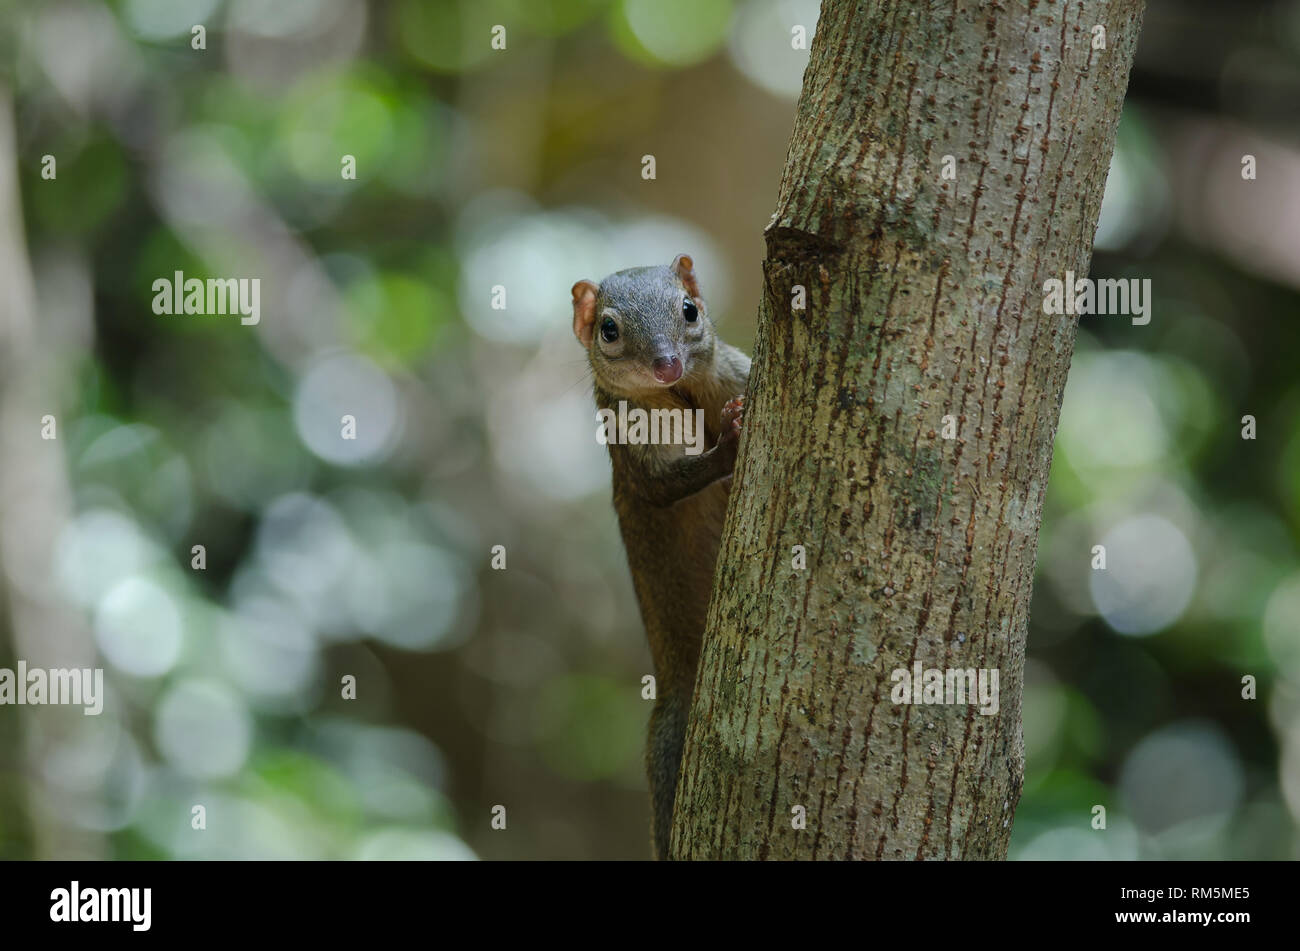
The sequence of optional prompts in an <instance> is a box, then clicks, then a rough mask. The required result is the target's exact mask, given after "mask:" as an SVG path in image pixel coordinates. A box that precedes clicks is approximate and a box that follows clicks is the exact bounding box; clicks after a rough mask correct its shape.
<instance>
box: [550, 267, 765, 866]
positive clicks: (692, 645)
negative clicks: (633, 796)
mask: <svg viewBox="0 0 1300 951" xmlns="http://www.w3.org/2000/svg"><path fill="white" fill-rule="evenodd" d="M684 295H686V296H689V297H690V298H691V300H692V301H693V302H694V303H695V305H696V306H697V308H698V318H697V320H696V322H695V324H694V325H692V324H691V323H689V322H687V321H685V320H684V318H683V315H682V309H681V305H682V298H683V296H684ZM573 308H574V334H575V336H577V338H578V340H579V342H580V343H583V345H584V346H585V347H586V348H587V352H588V356H589V358H590V361H591V367H592V371H593V374H594V376H595V396H596V406H597V407H598V408H606V409H611V410H614V411H616V412H617V409H618V403H619V401H620V400H626V402H627V404H628V408H629V410H630V409H632V408H634V407H640V408H643V409H656V408H665V409H667V408H683V409H688V410H694V409H697V408H698V409H703V410H704V420H705V427H706V438H705V445H706V446H709V447H711V448H709V449H708V450H707V451H706V452H704V453H702V454H700V455H695V456H691V455H688V454H687V453H686V447H685V446H684V445H615V444H612V443H611V444H610V446H609V455H610V462H611V466H612V469H613V488H614V509H615V511H616V512H617V513H618V521H619V528H620V530H621V532H622V535H623V544H624V547H625V548H626V549H627V559H628V567H629V568H630V569H631V572H632V582H633V586H634V588H635V589H636V596H637V602H638V604H639V605H640V608H641V619H642V621H643V622H644V624H645V629H646V637H647V639H648V640H649V642H650V653H651V656H652V658H653V660H654V667H655V680H656V691H657V693H656V697H657V699H656V702H655V708H654V711H653V712H652V713H651V716H650V735H649V741H648V743H647V748H646V770H647V774H648V777H649V781H650V791H651V796H652V800H653V807H654V816H653V840H654V849H655V855H656V857H658V858H666V857H667V855H668V836H669V831H670V829H671V825H672V814H673V801H674V798H675V796H676V787H677V774H678V767H679V765H680V763H681V755H682V745H683V742H684V740H685V735H686V719H687V715H688V714H689V712H690V704H691V699H692V696H693V693H694V690H695V671H696V667H697V665H698V663H699V656H700V643H701V639H702V637H703V634H704V621H705V614H706V612H707V611H708V606H709V597H710V594H711V592H712V588H713V569H714V565H715V563H716V561H717V555H718V543H719V540H720V538H721V535H722V521H723V517H724V516H725V514H726V510H727V498H728V495H729V493H730V485H731V478H730V477H731V472H732V468H733V466H734V464H735V458H736V448H737V445H738V441H739V436H740V422H741V412H742V410H741V405H740V403H739V402H738V401H736V398H737V397H741V396H742V395H743V393H744V392H745V387H746V385H747V383H748V381H749V358H748V357H747V356H745V354H744V353H742V352H741V351H739V350H737V349H736V348H735V347H731V346H729V345H727V344H725V343H723V342H722V341H720V340H718V339H717V335H716V333H715V332H714V329H713V325H712V323H711V322H710V321H709V319H708V315H707V313H706V310H705V304H704V300H703V298H702V296H701V295H700V292H699V285H698V283H697V282H696V279H695V272H694V268H693V265H692V262H691V259H690V258H689V257H686V256H685V255H679V256H678V258H677V259H676V260H675V261H674V262H673V264H672V265H670V266H668V267H656V268H633V269H631V270H627V271H619V272H618V273H616V274H612V275H610V276H609V277H608V278H606V279H605V280H604V281H602V282H601V284H600V285H599V286H597V285H595V284H593V283H591V282H590V281H580V282H578V283H577V284H575V285H574V287H573ZM605 317H609V318H610V319H614V320H616V322H617V324H618V328H619V331H620V333H619V339H618V340H617V341H616V342H615V344H613V345H610V344H608V343H606V342H605V341H604V340H603V339H602V337H601V335H600V332H599V327H600V324H601V322H602V320H603V319H604V318H605ZM665 355H672V356H677V357H680V358H681V359H682V363H683V364H684V368H683V373H682V376H681V378H680V379H679V380H677V381H676V382H675V383H673V384H671V385H663V384H660V383H657V382H656V381H655V377H654V375H653V372H652V371H651V370H650V368H651V367H652V365H653V364H654V361H655V359H656V357H664V356H665Z"/></svg>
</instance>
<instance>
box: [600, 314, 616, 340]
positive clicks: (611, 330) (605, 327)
mask: <svg viewBox="0 0 1300 951" xmlns="http://www.w3.org/2000/svg"><path fill="white" fill-rule="evenodd" d="M600 339H601V340H604V341H605V342H606V343H613V342H614V341H615V340H617V339H618V324H616V323H614V318H613V317H606V318H605V319H604V320H602V321H601V322H600Z"/></svg>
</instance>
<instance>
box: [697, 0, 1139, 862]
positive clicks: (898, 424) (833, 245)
mask: <svg viewBox="0 0 1300 951" xmlns="http://www.w3.org/2000/svg"><path fill="white" fill-rule="evenodd" d="M1141 14H1142V0H1110V2H1104V0H1070V2H1069V3H1068V4H1065V5H1063V4H1061V3H1053V2H1047V0H1041V2H1035V0H1004V2H1002V3H974V2H967V0H953V2H952V3H951V4H950V5H949V4H938V3H903V2H896V3H890V2H886V0H827V2H825V3H824V5H823V9H822V14H821V19H820V21H819V23H818V25H817V33H816V38H815V40H814V42H813V46H812V55H811V62H810V64H809V67H808V71H807V73H806V74H805V76H804V85H803V94H802V96H801V97H800V100H799V105H798V112H797V115H796V119H795V129H794V135H793V137H792V141H791V146H790V151H789V154H788V156H787V158H786V165H785V173H784V176H783V179H782V182H781V190H780V196H779V198H778V200H777V210H776V214H775V215H774V216H773V218H772V222H771V224H770V225H769V226H768V228H767V231H766V237H767V260H766V261H765V262H764V293H763V299H762V303H761V305H760V310H759V319H758V336H757V342H756V345H755V353H754V366H753V373H752V376H751V378H750V382H751V386H750V397H749V399H748V400H747V405H746V411H745V435H744V438H743V442H742V446H741V454H740V460H739V464H738V467H737V470H736V476H735V480H734V484H733V488H732V494H731V504H730V508H729V510H728V514H727V521H726V526H725V528H724V530H723V539H722V549H721V553H720V555H719V558H718V569H717V574H716V577H715V583H714V591H713V601H712V604H711V606H710V609H709V619H708V628H707V632H706V635H705V646H704V654H703V657H702V659H701V663H700V672H699V675H698V680H697V683H696V695H695V702H694V705H693V707H692V712H691V719H690V726H689V734H688V738H687V743H686V752H685V757H684V760H683V763H682V770H681V778H680V781H679V785H678V794H677V809H676V814H675V819H674V825H673V840H672V842H673V844H672V855H673V857H675V858H706V859H793V858H813V859H819V858H827V859H829V858H844V859H865V858H876V859H880V858H890V859H893V858H907V859H912V858H915V859H929V858H952V859H994V858H1005V857H1006V853H1007V843H1008V841H1009V839H1010V835H1011V819H1012V815H1013V813H1014V812H1015V807H1016V803H1017V801H1018V799H1019V795H1020V787H1021V782H1022V776H1023V761H1024V752H1023V741H1022V738H1021V724H1020V699H1021V684H1022V678H1023V670H1024V657H1025V631H1026V625H1027V621H1028V609H1029V599H1030V591H1031V586H1032V581H1033V575H1034V560H1035V556H1036V551H1037V539H1038V525H1039V518H1040V514H1041V511H1042V503H1043V495H1044V491H1045V489H1046V486H1047V474H1048V469H1049V467H1050V464H1051V457H1052V441H1053V438H1054V437H1055V434H1056V425H1057V419H1058V415H1059V411H1060V404H1061V394H1062V390H1063V389H1064V386H1065V378H1066V373H1067V371H1068V369H1069V364H1070V354H1071V351H1072V349H1073V346H1074V337H1075V330H1076V321H1077V317H1074V316H1059V315H1049V314H1045V313H1044V312H1043V283H1044V281H1046V280H1048V279H1052V278H1055V279H1058V280H1064V279H1065V272H1066V271H1073V272H1074V273H1075V274H1076V275H1078V276H1083V275H1086V274H1087V273H1088V263H1089V259H1090V256H1091V248H1092V238H1093V235H1094V233H1095V230H1096V226H1097V215H1098V211H1099V208H1100V205H1101V197H1102V191H1103V188H1104V186H1105V183H1106V173H1107V170H1108V167H1109V162H1110V157H1111V151H1112V149H1113V147H1114V142H1115V131H1116V125H1117V123H1118V120H1119V114H1120V106H1121V103H1122V101H1123V97H1124V89H1125V86H1126V84H1127V81H1128V75H1129V68H1130V66H1131V64H1132V59H1133V51H1134V48H1135V46H1136V43H1137V36H1138V29H1139V25H1140V21H1141ZM1097 26H1104V27H1105V34H1104V43H1105V48H1104V49H1102V48H1095V47H1096V46H1098V45H1099V43H1100V42H1101V40H1100V39H1099V38H1098V37H1099V33H1098V32H1097V31H1095V29H1094V28H1095V27H1097ZM945 156H951V157H952V159H946V158H945ZM945 166H947V167H948V168H949V169H950V170H951V169H953V168H955V180H950V179H948V178H945V176H944V171H945ZM800 288H802V289H803V290H804V292H805V293H806V304H805V306H804V308H803V309H800V308H799V304H800V300H799V294H800V290H799V289H800ZM945 417H951V419H948V420H945ZM945 423H946V424H947V425H946V426H945ZM945 429H946V432H945ZM945 436H947V437H951V438H945ZM796 546H803V550H805V551H806V567H799V560H798V559H799V555H798V550H797V549H796ZM918 663H919V664H920V665H921V667H922V668H924V669H938V670H941V671H947V670H952V669H974V670H976V671H984V672H991V671H996V672H997V676H998V681H997V685H998V687H999V694H998V707H999V709H998V711H997V713H996V714H995V715H985V714H983V713H981V712H980V704H979V703H978V702H977V703H946V704H935V705H930V704H926V705H916V704H910V703H904V702H901V699H903V698H902V697H901V696H900V695H899V693H898V691H899V690H900V689H901V686H900V684H899V683H897V682H896V680H897V678H895V677H894V676H892V675H893V674H894V672H895V671H897V670H902V671H905V674H906V676H905V679H906V681H907V682H908V683H909V684H910V683H911V682H912V679H913V672H914V665H916V664H918ZM989 676H991V674H990V675H989ZM988 682H989V681H986V683H988ZM948 699H950V700H951V699H957V700H960V699H961V698H960V697H955V698H954V697H949V698H948ZM986 709H987V708H986ZM801 809H802V813H801ZM801 815H806V827H804V828H800V827H799V826H800V824H801V822H800V820H801Z"/></svg>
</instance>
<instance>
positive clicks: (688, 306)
mask: <svg viewBox="0 0 1300 951" xmlns="http://www.w3.org/2000/svg"><path fill="white" fill-rule="evenodd" d="M682 314H683V315H684V316H685V317H686V322H687V323H688V324H693V323H695V318H696V317H698V316H700V312H699V309H698V308H696V306H695V301H693V300H691V299H690V298H689V297H684V298H682Z"/></svg>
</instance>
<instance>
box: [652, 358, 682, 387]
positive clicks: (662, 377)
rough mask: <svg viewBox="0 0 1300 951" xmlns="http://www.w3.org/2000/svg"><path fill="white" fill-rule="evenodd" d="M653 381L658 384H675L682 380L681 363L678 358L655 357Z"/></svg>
mask: <svg viewBox="0 0 1300 951" xmlns="http://www.w3.org/2000/svg"><path fill="white" fill-rule="evenodd" d="M654 374H655V379H656V380H658V381H659V382H660V383H676V382H677V381H678V380H680V379H681V378H682V361H681V359H680V358H678V357H655V363H654Z"/></svg>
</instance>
